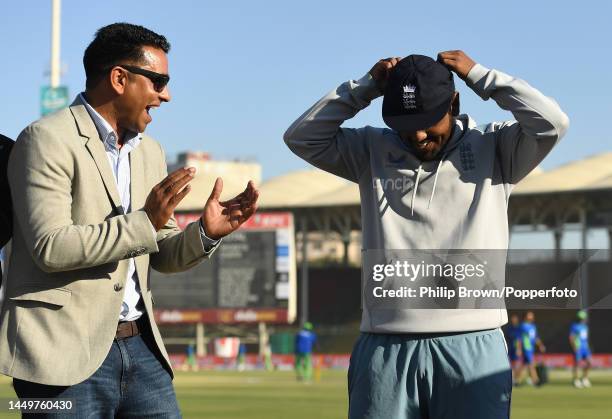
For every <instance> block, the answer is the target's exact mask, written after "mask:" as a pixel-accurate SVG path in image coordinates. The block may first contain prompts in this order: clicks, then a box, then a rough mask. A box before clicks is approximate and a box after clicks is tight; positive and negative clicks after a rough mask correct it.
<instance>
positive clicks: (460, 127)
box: [407, 115, 470, 216]
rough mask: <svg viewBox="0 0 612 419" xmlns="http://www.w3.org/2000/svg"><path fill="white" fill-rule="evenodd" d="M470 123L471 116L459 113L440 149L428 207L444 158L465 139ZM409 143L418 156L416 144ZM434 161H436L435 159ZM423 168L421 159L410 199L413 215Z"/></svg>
mask: <svg viewBox="0 0 612 419" xmlns="http://www.w3.org/2000/svg"><path fill="white" fill-rule="evenodd" d="M469 125H470V118H469V116H467V115H459V116H458V117H457V118H456V119H455V129H454V130H453V133H452V135H451V138H449V140H448V141H447V143H446V144H445V145H444V147H442V149H441V150H440V151H439V153H438V156H439V158H440V160H439V161H438V163H437V165H436V169H435V175H434V182H433V187H432V188H431V194H430V196H429V201H428V202H427V209H429V208H430V207H431V203H432V201H433V199H434V196H435V194H436V186H437V184H438V173H439V170H440V166H442V163H443V162H444V159H445V158H446V156H448V154H450V153H451V152H452V151H453V150H454V149H455V148H457V147H458V146H459V144H461V141H462V140H463V138H464V134H465V132H466V131H467V129H468V127H469ZM407 145H408V146H409V148H410V149H411V152H412V153H413V154H414V155H415V156H416V152H415V150H414V146H413V145H412V144H411V143H408V144H407ZM433 161H435V159H434V160H433ZM422 170H423V162H422V161H421V163H420V164H419V167H418V169H417V171H416V174H415V178H414V187H413V188H412V198H411V199H410V215H411V216H414V200H415V199H416V195H417V191H418V189H419V181H420V180H421V172H422Z"/></svg>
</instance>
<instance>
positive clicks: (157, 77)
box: [117, 64, 170, 93]
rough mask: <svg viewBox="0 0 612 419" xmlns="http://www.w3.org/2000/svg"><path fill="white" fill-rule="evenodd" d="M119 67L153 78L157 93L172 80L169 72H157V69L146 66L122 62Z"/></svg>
mask: <svg viewBox="0 0 612 419" xmlns="http://www.w3.org/2000/svg"><path fill="white" fill-rule="evenodd" d="M117 67H121V68H123V69H124V70H127V71H129V72H130V73H134V74H140V75H141V76H145V77H146V78H148V79H149V80H151V82H153V88H154V89H155V91H156V92H157V93H161V92H162V91H163V90H164V88H165V87H166V85H167V84H168V82H169V81H170V76H169V75H167V74H160V73H156V72H155V71H150V70H145V69H144V68H140V67H136V66H133V65H126V64H120V65H117Z"/></svg>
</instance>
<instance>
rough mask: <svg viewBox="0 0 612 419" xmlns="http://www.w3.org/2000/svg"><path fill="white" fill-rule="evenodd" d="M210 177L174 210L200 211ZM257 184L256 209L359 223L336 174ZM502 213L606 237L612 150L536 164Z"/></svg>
mask: <svg viewBox="0 0 612 419" xmlns="http://www.w3.org/2000/svg"><path fill="white" fill-rule="evenodd" d="M231 177H232V174H231V173H227V175H225V176H224V178H226V180H225V181H226V185H227V186H228V187H227V188H224V192H225V193H224V196H223V198H225V199H227V198H228V197H229V196H228V194H227V193H238V192H239V191H241V190H242V188H243V187H244V186H243V185H242V184H238V183H236V182H232V181H231V180H230V178H231ZM197 181H198V179H197V178H196V182H193V183H198V184H199V183H200V182H197ZM213 182H214V178H213V177H212V176H208V177H202V183H203V184H204V183H206V185H205V186H206V187H203V186H204V185H203V184H202V185H194V190H193V191H192V192H191V193H190V194H189V195H191V196H192V197H191V199H190V200H187V199H186V200H185V201H186V202H184V203H182V204H183V205H181V206H180V207H179V208H178V210H179V211H201V208H202V205H203V204H204V201H205V199H206V198H207V197H208V194H209V193H210V192H209V191H210V188H211V187H212V183H213ZM234 183H236V184H234ZM241 183H244V182H241ZM259 190H260V202H259V207H260V209H261V210H265V211H291V212H292V213H293V214H294V216H295V219H296V228H297V229H299V230H306V231H323V232H330V231H335V232H338V233H340V234H341V236H342V237H343V238H345V239H346V240H349V237H350V232H351V231H353V230H359V229H361V211H360V196H359V189H358V187H357V185H356V184H355V183H352V182H349V181H347V180H344V179H342V178H340V177H337V176H334V175H331V174H329V173H326V172H323V171H321V170H319V169H305V170H298V171H294V172H291V173H288V174H285V175H282V176H278V177H274V178H271V179H269V180H267V181H265V182H263V183H262V184H261V185H260V186H259ZM232 196H233V195H232ZM195 197H198V198H200V197H203V199H201V200H200V199H197V200H196V201H194V200H193V199H194V198H195ZM192 206H193V208H192ZM508 217H509V224H510V226H511V228H512V229H515V230H516V229H517V228H519V229H528V230H550V231H553V232H555V234H556V236H555V237H556V241H557V242H558V243H560V240H561V238H560V236H561V232H562V231H563V230H568V229H575V228H579V229H580V230H582V231H583V236H585V237H586V233H585V232H586V229H587V228H590V227H605V228H608V229H609V230H610V232H611V233H610V234H611V240H612V152H609V153H602V154H598V155H594V156H591V157H587V158H585V159H582V160H576V161H573V162H570V163H567V164H564V165H562V166H559V167H557V168H554V169H551V170H548V171H542V170H541V169H540V168H537V169H536V170H534V171H533V172H532V173H531V174H530V175H529V176H527V177H526V178H525V179H523V180H522V181H521V182H520V183H519V184H518V185H517V186H516V188H515V189H514V191H513V192H512V195H511V197H510V202H509V206H508ZM576 225H577V226H578V227H576ZM517 231H518V230H517ZM343 240H344V239H343ZM585 240H586V239H585Z"/></svg>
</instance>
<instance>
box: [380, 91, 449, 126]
mask: <svg viewBox="0 0 612 419" xmlns="http://www.w3.org/2000/svg"><path fill="white" fill-rule="evenodd" d="M452 100H453V98H452V97H451V98H450V99H449V100H448V101H444V102H443V103H442V104H440V105H439V106H438V107H437V108H435V109H432V110H431V111H429V112H423V113H419V114H414V115H397V116H389V115H383V121H385V124H387V126H388V127H389V128H391V129H394V130H396V131H409V132H414V131H419V130H424V129H427V128H430V127H432V126H434V125H436V124H437V123H438V122H440V120H441V119H442V118H443V117H444V115H445V114H446V113H447V112H448V110H449V109H450V105H451V102H452Z"/></svg>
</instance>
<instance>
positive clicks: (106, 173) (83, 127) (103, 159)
mask: <svg viewBox="0 0 612 419" xmlns="http://www.w3.org/2000/svg"><path fill="white" fill-rule="evenodd" d="M70 111H71V112H72V115H73V116H74V119H75V121H76V124H77V128H78V130H79V135H80V136H81V137H84V138H87V141H86V142H85V147H87V150H88V151H89V153H90V154H91V157H92V158H93V160H94V162H95V163H96V167H97V168H98V172H100V176H101V177H102V181H103V182H104V187H105V188H106V192H107V194H108V196H109V198H110V200H111V202H112V203H113V206H114V207H115V210H116V211H117V213H118V214H123V213H124V211H123V207H122V205H121V198H119V192H118V191H117V183H116V182H115V177H114V176H113V172H112V171H111V167H110V164H109V162H108V157H107V156H106V150H105V149H104V144H103V143H102V140H101V139H100V134H98V130H97V129H96V126H95V125H94V123H93V120H92V119H91V116H90V115H89V112H87V109H86V108H85V105H84V104H83V102H81V99H80V97H77V98H76V99H75V101H74V102H73V103H72V105H70Z"/></svg>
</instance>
